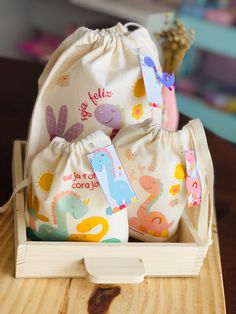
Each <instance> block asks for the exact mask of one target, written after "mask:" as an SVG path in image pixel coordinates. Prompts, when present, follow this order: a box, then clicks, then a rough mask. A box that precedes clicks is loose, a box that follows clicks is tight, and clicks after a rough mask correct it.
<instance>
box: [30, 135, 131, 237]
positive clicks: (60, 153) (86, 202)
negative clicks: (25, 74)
mask: <svg viewBox="0 0 236 314" xmlns="http://www.w3.org/2000/svg"><path fill="white" fill-rule="evenodd" d="M110 144H111V141H110V138H109V137H108V136H107V135H105V134H104V133H103V132H102V131H96V132H94V133H93V134H91V135H89V136H87V137H86V138H85V139H82V140H81V141H77V142H74V143H68V142H67V141H66V140H65V139H63V138H59V137H56V138H54V139H53V141H52V142H51V143H50V144H49V145H48V146H47V147H46V148H44V149H43V150H42V151H41V152H39V153H38V154H37V155H36V156H35V158H34V159H33V161H32V165H31V175H30V178H29V179H30V184H29V189H28V205H27V209H26V211H25V213H26V222H27V236H28V238H30V239H31V240H45V241H88V242H127V241H128V218H127V209H126V208H124V209H122V210H120V211H118V212H116V213H113V214H112V215H109V214H108V213H107V209H108V208H109V204H108V202H107V199H106V197H105V195H104V193H103V191H102V189H101V187H100V185H99V183H98V181H97V179H96V176H95V174H94V172H93V170H92V167H91V165H90V163H89V160H88V157H87V155H88V154H89V153H91V152H93V151H94V150H96V149H99V148H103V147H105V146H107V145H110Z"/></svg>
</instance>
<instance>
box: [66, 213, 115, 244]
mask: <svg viewBox="0 0 236 314" xmlns="http://www.w3.org/2000/svg"><path fill="white" fill-rule="evenodd" d="M97 226H101V231H99V232H98V233H96V234H93V233H88V232H90V231H91V230H93V229H94V228H95V227H97ZM76 229H77V231H78V232H79V233H75V234H71V235H70V237H69V240H72V241H87V242H100V241H101V240H102V238H103V237H104V236H105V235H106V234H107V232H108V230H109V224H108V222H107V220H106V219H105V218H103V217H90V218H86V219H84V220H83V221H82V222H80V223H79V224H78V225H77V227H76Z"/></svg>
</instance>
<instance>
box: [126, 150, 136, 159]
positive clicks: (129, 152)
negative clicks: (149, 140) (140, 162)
mask: <svg viewBox="0 0 236 314" xmlns="http://www.w3.org/2000/svg"><path fill="white" fill-rule="evenodd" d="M125 156H126V158H127V159H128V160H135V158H136V154H135V153H134V152H132V151H131V150H130V149H129V148H128V149H127V151H126V154H125Z"/></svg>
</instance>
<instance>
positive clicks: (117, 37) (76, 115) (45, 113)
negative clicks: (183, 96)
mask: <svg viewBox="0 0 236 314" xmlns="http://www.w3.org/2000/svg"><path fill="white" fill-rule="evenodd" d="M131 24H132V23H128V24H127V25H122V24H121V23H118V24H117V25H115V26H114V27H111V28H108V29H102V30H91V29H88V28H85V27H81V28H79V29H78V30H77V31H75V32H74V34H72V35H71V36H69V37H68V38H67V39H66V40H65V41H64V42H63V43H62V44H61V45H60V47H59V48H58V49H57V50H56V51H55V52H54V54H53V55H52V57H51V59H50V61H49V62H48V64H47V66H46V67H45V70H44V71H43V73H42V75H41V77H40V78H39V92H38V97H37V100H36V103H35V107H34V110H33V115H32V119H31V126H30V131H29V137H28V143H27V149H26V159H25V171H24V172H25V174H24V175H25V177H27V176H28V170H29V169H30V168H29V167H30V163H31V161H32V159H33V158H34V156H35V155H36V154H37V153H38V152H39V151H41V150H42V149H43V148H45V147H46V146H47V145H48V144H49V142H50V141H51V140H52V139H53V138H54V137H55V136H59V137H63V138H65V139H66V140H67V141H75V140H78V139H81V138H84V137H85V136H87V135H88V134H91V133H92V132H94V131H95V130H102V131H104V132H105V133H106V134H107V135H109V136H110V135H112V136H113V135H115V134H116V133H117V131H118V130H119V129H121V128H122V127H125V126H127V125H131V124H135V123H139V122H142V121H144V120H145V119H147V118H149V117H151V116H152V117H154V118H156V119H158V120H159V122H160V123H161V121H162V114H163V113H162V110H161V109H158V108H152V107H150V105H149V101H148V99H147V95H146V91H145V87H144V82H143V77H142V71H141V65H140V58H139V52H140V53H142V54H143V55H147V56H149V57H151V58H152V59H153V60H154V61H155V65H156V70H157V72H158V74H159V75H160V76H161V75H162V70H161V66H160V63H159V56H158V52H157V49H156V46H155V44H154V43H153V41H152V40H151V38H150V36H149V34H148V31H147V30H146V29H145V28H144V27H142V26H138V29H136V30H134V31H132V32H131V31H129V29H128V26H129V25H131ZM135 25H136V24H135ZM136 26H137V25H136ZM138 51H139V52H138ZM160 86H162V85H160ZM163 96H164V100H165V103H164V105H163V104H160V105H161V106H162V105H163V108H164V111H165V118H164V120H165V121H164V122H163V123H164V124H165V126H166V127H168V128H169V127H170V129H173V128H174V129H175V128H176V125H177V121H178V114H177V111H176V103H175V93H174V89H173V90H172V91H171V92H169V93H168V91H166V92H165V91H164V95H163ZM169 103H170V106H169ZM173 106H174V109H175V110H174V111H173V110H172V109H171V110H169V109H170V108H169V107H171V108H172V107H173Z"/></svg>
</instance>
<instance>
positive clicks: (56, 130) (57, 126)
mask: <svg viewBox="0 0 236 314" xmlns="http://www.w3.org/2000/svg"><path fill="white" fill-rule="evenodd" d="M67 118H68V109H67V106H66V105H63V106H61V108H60V110H59V114H58V122H57V120H56V116H55V114H54V111H53V108H52V107H51V106H47V107H46V126H47V131H48V134H49V137H50V141H52V140H53V139H54V137H56V136H59V137H63V138H64V139H66V140H67V141H68V142H71V141H73V140H75V139H76V138H77V137H78V136H79V135H80V134H81V133H82V132H83V129H84V126H83V124H82V123H74V124H73V125H72V126H71V127H69V129H67V131H66V132H65V128H66V123H67Z"/></svg>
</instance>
